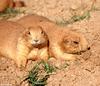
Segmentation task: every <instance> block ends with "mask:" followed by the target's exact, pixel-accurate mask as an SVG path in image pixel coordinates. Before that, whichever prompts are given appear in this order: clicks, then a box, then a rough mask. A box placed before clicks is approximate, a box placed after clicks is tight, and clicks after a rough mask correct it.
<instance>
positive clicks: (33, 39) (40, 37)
mask: <svg viewBox="0 0 100 86" xmlns="http://www.w3.org/2000/svg"><path fill="white" fill-rule="evenodd" d="M24 38H25V40H26V41H27V43H29V44H31V45H32V46H34V47H38V46H43V45H46V44H47V43H48V37H47V35H46V33H45V32H44V31H43V30H42V27H40V26H37V27H29V28H28V29H26V31H25V33H24Z"/></svg>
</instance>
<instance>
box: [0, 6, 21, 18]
mask: <svg viewBox="0 0 100 86" xmlns="http://www.w3.org/2000/svg"><path fill="white" fill-rule="evenodd" d="M19 13H21V12H20V11H19V10H17V9H13V8H7V9H6V10H5V11H4V12H1V13H0V17H1V18H2V19H9V18H11V17H15V16H16V15H17V14H19Z"/></svg>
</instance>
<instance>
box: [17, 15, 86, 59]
mask: <svg viewBox="0 0 100 86" xmlns="http://www.w3.org/2000/svg"><path fill="white" fill-rule="evenodd" d="M17 22H18V23H20V24H22V25H23V26H24V27H27V28H28V27H30V26H38V25H40V26H41V27H43V30H44V31H45V32H46V34H47V35H48V38H49V43H50V45H49V49H50V52H49V53H51V55H53V56H54V57H56V58H59V59H64V60H75V57H74V56H73V53H78V52H81V51H85V50H87V48H88V42H87V40H86V39H85V37H84V36H83V35H81V34H79V33H76V32H73V31H70V30H68V29H67V28H66V27H65V28H64V27H60V26H57V25H56V24H55V23H54V22H51V21H50V20H48V19H47V18H45V17H42V16H38V15H35V14H33V15H27V16H24V17H22V18H21V19H19V20H18V21H17Z"/></svg>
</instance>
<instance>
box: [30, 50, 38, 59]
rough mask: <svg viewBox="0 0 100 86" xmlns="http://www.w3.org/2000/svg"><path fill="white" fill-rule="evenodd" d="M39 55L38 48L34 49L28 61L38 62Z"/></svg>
mask: <svg viewBox="0 0 100 86" xmlns="http://www.w3.org/2000/svg"><path fill="white" fill-rule="evenodd" d="M37 55H38V48H33V49H32V50H31V51H30V53H29V55H28V59H32V60H36V59H38V57H37Z"/></svg>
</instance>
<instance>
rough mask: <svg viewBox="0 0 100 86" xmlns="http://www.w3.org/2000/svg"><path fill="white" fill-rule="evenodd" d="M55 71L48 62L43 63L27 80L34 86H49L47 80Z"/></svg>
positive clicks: (35, 68) (34, 68)
mask: <svg viewBox="0 0 100 86" xmlns="http://www.w3.org/2000/svg"><path fill="white" fill-rule="evenodd" d="M54 71H55V70H54V67H53V66H52V65H50V64H49V63H48V62H44V61H41V62H39V63H37V64H36V65H35V66H34V67H33V69H32V70H31V71H30V72H29V75H28V77H27V78H26V79H25V80H28V82H29V83H30V84H31V85H32V86H45V85H46V84H47V82H46V81H47V79H48V78H49V76H50V74H51V73H52V72H54Z"/></svg>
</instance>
